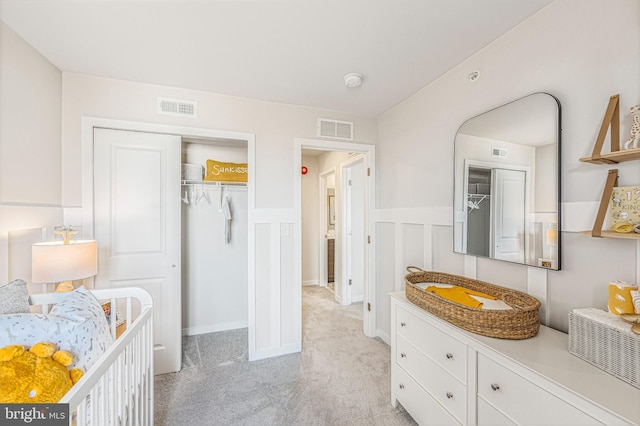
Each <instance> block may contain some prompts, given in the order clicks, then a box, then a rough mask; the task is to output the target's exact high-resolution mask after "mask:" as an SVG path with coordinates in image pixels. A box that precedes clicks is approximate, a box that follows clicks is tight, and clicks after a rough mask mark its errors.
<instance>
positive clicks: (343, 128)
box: [318, 118, 353, 141]
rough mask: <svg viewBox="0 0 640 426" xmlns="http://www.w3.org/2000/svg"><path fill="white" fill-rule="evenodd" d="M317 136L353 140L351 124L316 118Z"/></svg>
mask: <svg viewBox="0 0 640 426" xmlns="http://www.w3.org/2000/svg"><path fill="white" fill-rule="evenodd" d="M318 136H320V137H323V138H333V139H342V140H347V141H352V140H353V123H352V122H350V121H338V120H331V119H328V118H318Z"/></svg>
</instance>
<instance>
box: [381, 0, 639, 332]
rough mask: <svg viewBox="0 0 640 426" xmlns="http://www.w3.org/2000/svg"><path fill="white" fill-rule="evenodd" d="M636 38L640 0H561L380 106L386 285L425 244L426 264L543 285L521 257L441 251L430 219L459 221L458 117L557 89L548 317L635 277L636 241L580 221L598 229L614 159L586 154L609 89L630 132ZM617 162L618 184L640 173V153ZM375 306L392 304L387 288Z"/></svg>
mask: <svg viewBox="0 0 640 426" xmlns="http://www.w3.org/2000/svg"><path fill="white" fill-rule="evenodd" d="M639 42H640V2H638V1H637V0H619V1H616V2H610V1H606V0H558V1H555V2H553V3H552V4H550V5H549V6H548V7H546V8H544V9H542V10H541V11H540V12H538V13H537V14H536V15H534V16H532V17H531V18H529V19H528V20H526V21H525V22H523V23H522V24H520V25H518V26H517V27H515V28H513V29H512V30H511V31H509V32H508V33H506V34H505V35H503V36H502V37H500V38H499V39H497V40H496V41H495V42H493V43H492V44H490V45H489V46H487V47H486V48H484V49H482V50H481V51H479V52H478V53H476V54H475V55H473V56H472V57H470V58H468V59H467V60H465V61H463V62H462V63H461V64H459V65H458V66H456V67H454V68H452V69H451V70H450V71H449V72H447V73H445V74H444V75H442V76H441V77H440V78H439V79H438V80H436V81H434V82H433V83H432V84H430V85H428V86H426V87H425V88H423V89H422V90H420V91H419V92H417V93H416V94H414V95H413V96H412V97H410V98H409V99H407V100H405V101H404V102H402V103H401V104H399V105H397V106H396V107H394V108H392V109H391V110H389V111H387V112H385V113H384V114H382V115H381V116H380V117H379V141H378V144H377V148H376V149H377V158H378V169H377V171H378V173H377V179H378V181H377V185H378V189H379V190H378V194H377V197H378V208H379V209H380V210H379V211H378V222H379V223H378V225H377V226H378V229H379V231H383V232H382V238H380V237H379V238H378V240H377V251H378V254H379V256H378V270H383V271H386V272H385V273H386V275H387V276H390V272H389V271H394V277H393V279H394V285H390V284H389V283H385V284H384V285H386V287H387V288H388V289H389V288H391V289H392V288H398V289H399V288H401V287H402V283H403V281H402V273H403V266H404V265H406V264H408V262H409V257H410V253H411V252H413V251H417V252H419V253H425V256H424V260H423V261H424V265H419V266H425V267H440V266H442V269H443V270H445V272H446V271H450V272H454V270H456V269H457V271H458V272H460V266H462V269H463V270H464V271H465V273H467V274H468V275H475V276H477V278H479V279H483V280H486V281H490V282H491V281H493V282H495V283H496V284H501V285H505V286H508V287H513V288H519V289H522V288H528V289H529V290H531V288H532V285H534V284H535V285H537V283H532V282H529V281H528V278H527V277H528V274H527V269H526V267H523V266H514V265H510V264H507V263H503V262H499V261H491V260H478V261H477V262H476V261H475V260H474V259H475V258H473V259H465V257H464V256H462V255H452V256H453V257H456V258H457V257H459V258H461V260H455V261H453V260H451V259H449V258H450V256H449V255H448V254H447V255H446V260H445V259H443V256H441V253H439V251H440V250H444V251H448V250H449V249H450V247H448V245H449V244H448V242H447V244H445V245H443V244H442V242H441V241H440V240H436V239H435V238H434V236H435V231H434V229H436V228H438V231H437V232H438V233H440V229H439V228H440V227H434V226H433V225H446V226H447V227H450V226H451V224H452V200H453V197H452V195H453V178H452V177H453V140H454V136H455V134H456V131H457V129H458V127H459V126H460V125H461V124H462V123H463V122H464V121H465V120H467V119H468V118H470V117H473V116H476V115H478V114H479V113H481V112H483V111H487V110H489V109H492V108H495V107H497V106H499V105H502V104H504V103H506V102H508V101H511V100H514V99H518V98H520V97H522V96H525V95H527V94H530V93H534V92H539V91H545V92H548V93H551V94H553V95H554V96H556V97H557V98H558V99H559V100H560V103H561V105H562V129H563V131H562V159H561V161H562V163H561V169H562V171H561V179H562V201H563V208H564V214H563V216H564V221H563V231H564V232H565V233H564V234H563V237H562V243H563V248H562V254H563V264H562V271H560V272H551V271H549V272H548V287H547V286H546V284H544V283H543V284H542V285H543V287H544V288H543V289H542V290H543V292H544V293H545V294H546V296H547V300H548V303H546V304H545V306H543V311H544V313H545V315H549V323H550V325H551V326H553V327H555V328H558V329H561V330H566V329H567V313H568V312H569V310H570V309H572V308H575V307H585V306H594V307H599V308H604V307H605V306H606V299H607V293H606V291H607V289H606V286H607V283H608V282H609V280H612V279H621V280H628V281H634V280H635V279H636V274H637V272H636V271H637V269H638V266H637V262H638V257H639V255H638V254H637V253H638V250H639V249H638V244H636V243H635V242H633V241H622V240H604V239H593V238H589V237H585V236H581V235H578V234H576V233H574V232H575V231H578V230H581V229H590V228H591V226H592V220H593V218H594V215H595V212H596V210H597V204H598V200H599V199H600V195H601V190H602V187H603V185H604V180H605V178H606V174H607V169H608V167H605V166H595V165H591V164H585V163H580V162H579V161H578V158H579V157H581V156H587V155H589V154H590V152H591V149H592V146H593V142H594V140H595V136H596V135H597V132H598V130H599V127H600V123H601V120H602V117H603V115H604V111H605V109H606V106H607V103H608V100H609V97H610V96H611V95H613V94H616V93H620V95H621V105H620V111H621V119H622V126H621V135H622V138H623V140H624V139H625V138H626V136H627V135H628V132H629V129H630V125H631V121H630V117H629V115H628V113H627V112H628V111H629V107H630V106H631V105H635V104H637V103H638V102H640V78H638V76H639V75H640V49H638V45H639ZM474 69H478V70H480V79H479V80H477V81H476V82H474V83H472V82H470V81H469V80H468V79H467V75H468V74H469V73H470V72H471V71H472V70H474ZM617 167H618V168H619V169H620V172H621V175H622V179H621V184H625V185H630V184H634V183H637V182H639V181H640V167H638V162H629V163H621V164H619V165H617ZM415 223H417V224H419V226H420V227H421V229H422V230H424V236H425V238H424V239H423V240H422V241H420V243H414V245H412V246H411V247H410V249H411V250H410V251H409V252H406V253H404V254H403V251H404V250H405V249H406V247H405V246H404V244H405V240H404V239H403V237H402V235H403V233H402V229H403V228H405V227H407V226H410V225H411V224H415ZM449 229H451V228H449ZM417 246H420V247H417ZM387 247H389V249H388V250H387V249H386V248H387ZM386 253H390V254H391V253H393V254H394V255H395V256H394V255H389V256H387V255H385V254H386ZM436 259H437V260H438V262H436ZM442 260H444V261H442ZM441 261H442V262H441ZM454 273H455V272H454ZM387 279H389V278H387ZM538 290H540V289H538ZM378 305H379V306H378V307H379V308H382V309H388V308H387V305H388V298H385V299H380V300H379V301H378ZM380 315H381V316H384V314H383V313H381V314H380ZM384 332H388V329H383V330H381V334H383V333H384Z"/></svg>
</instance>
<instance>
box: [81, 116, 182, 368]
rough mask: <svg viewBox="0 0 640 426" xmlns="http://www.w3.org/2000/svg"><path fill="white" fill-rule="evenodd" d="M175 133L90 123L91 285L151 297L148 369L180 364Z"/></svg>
mask: <svg viewBox="0 0 640 426" xmlns="http://www.w3.org/2000/svg"><path fill="white" fill-rule="evenodd" d="M180 150H181V140H180V137H179V136H173V135H164V134H155V133H143V132H129V131H121V130H110V129H97V128H96V129H94V212H95V224H94V226H95V229H94V232H95V238H96V240H97V241H98V247H99V250H98V253H99V254H98V275H97V276H96V281H95V282H96V287H98V288H100V287H130V286H135V287H141V288H144V289H145V290H147V291H149V293H151V295H152V296H153V321H154V333H153V334H154V336H153V339H154V363H155V373H156V374H162V373H168V372H174V371H179V370H180V366H181V362H182V360H181V356H182V354H181V349H182V344H181V312H180V311H181V302H180V296H181V290H180V267H181V266H180V232H181V226H180Z"/></svg>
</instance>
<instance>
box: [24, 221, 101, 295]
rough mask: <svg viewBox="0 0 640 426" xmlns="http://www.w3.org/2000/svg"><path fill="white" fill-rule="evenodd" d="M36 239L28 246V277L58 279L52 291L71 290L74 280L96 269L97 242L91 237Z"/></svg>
mask: <svg viewBox="0 0 640 426" xmlns="http://www.w3.org/2000/svg"><path fill="white" fill-rule="evenodd" d="M64 235H65V241H52V242H45V243H37V244H33V245H32V246H31V281H33V282H37V283H58V285H57V286H56V292H60V291H71V290H73V283H72V281H74V280H81V279H84V278H89V277H92V276H94V275H95V274H96V273H97V272H98V244H97V243H96V241H95V240H74V241H70V236H71V235H73V234H70V233H65V234H64Z"/></svg>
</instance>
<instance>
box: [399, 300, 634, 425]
mask: <svg viewBox="0 0 640 426" xmlns="http://www.w3.org/2000/svg"><path fill="white" fill-rule="evenodd" d="M567 341H568V339H567V335H566V334H564V333H562V332H559V331H557V330H553V329H551V328H548V327H544V326H543V327H541V328H540V333H539V334H538V335H537V336H536V337H533V338H531V339H526V340H504V339H495V338H490V337H484V336H479V335H476V334H473V333H469V332H467V331H464V330H462V329H460V328H458V327H455V326H453V325H451V324H449V323H447V322H445V321H443V320H441V319H439V318H437V317H435V316H433V315H431V314H429V313H427V312H426V311H424V310H422V309H420V308H418V307H417V306H415V305H414V304H412V303H411V302H409V301H408V300H407V299H406V297H405V295H404V292H397V293H392V294H391V404H392V405H393V406H394V407H395V406H396V404H397V402H400V403H401V404H402V405H403V407H404V408H405V409H406V410H407V411H408V412H409V414H411V416H412V417H413V418H414V419H415V420H416V421H417V422H418V423H419V424H421V425H429V424H432V425H447V424H451V425H457V424H461V425H513V424H524V425H599V424H606V425H617V424H640V389H636V388H635V387H633V386H631V385H629V384H627V383H625V382H623V381H621V380H618V379H616V378H615V377H613V376H611V375H609V374H607V373H605V372H604V371H602V370H600V369H598V368H596V367H594V366H592V365H590V364H588V363H587V362H584V361H582V360H581V359H579V358H577V357H575V356H574V355H572V354H570V353H569V351H568V350H567V347H568V343H567Z"/></svg>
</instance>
